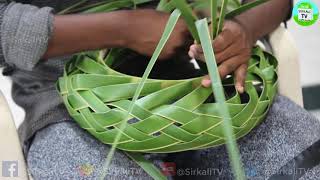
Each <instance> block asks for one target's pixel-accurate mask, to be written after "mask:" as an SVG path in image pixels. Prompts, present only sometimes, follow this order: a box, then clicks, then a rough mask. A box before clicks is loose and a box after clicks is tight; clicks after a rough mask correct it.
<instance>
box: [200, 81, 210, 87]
mask: <svg viewBox="0 0 320 180" xmlns="http://www.w3.org/2000/svg"><path fill="white" fill-rule="evenodd" d="M201 84H202V86H204V87H209V86H210V85H211V80H210V79H204V80H202V83H201Z"/></svg>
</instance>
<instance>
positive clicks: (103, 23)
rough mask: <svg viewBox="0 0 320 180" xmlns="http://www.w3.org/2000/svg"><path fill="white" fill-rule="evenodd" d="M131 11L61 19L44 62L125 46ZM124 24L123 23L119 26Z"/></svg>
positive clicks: (69, 16) (71, 16) (66, 16)
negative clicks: (95, 50)
mask: <svg viewBox="0 0 320 180" xmlns="http://www.w3.org/2000/svg"><path fill="white" fill-rule="evenodd" d="M128 18H129V15H128V11H115V12H110V13H99V14H87V15H57V16H55V17H54V23H53V24H54V30H53V36H52V37H51V38H50V40H49V45H48V49H47V51H46V53H45V55H44V56H43V57H44V58H50V57H56V56H61V55H68V54H72V53H77V52H81V51H86V50H94V49H101V48H108V47H121V46H123V45H124V44H125V39H126V38H125V32H124V31H125V30H127V28H126V22H127V19H128ZM119 22H121V23H119Z"/></svg>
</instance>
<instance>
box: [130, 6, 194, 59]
mask: <svg viewBox="0 0 320 180" xmlns="http://www.w3.org/2000/svg"><path fill="white" fill-rule="evenodd" d="M128 12H129V13H128V14H129V17H128V18H130V21H129V19H128V22H127V23H128V24H127V29H125V30H124V31H126V33H125V34H126V35H125V36H126V37H125V38H126V43H125V46H126V47H127V48H129V49H133V50H135V51H137V52H139V53H141V54H144V55H147V56H152V54H153V52H154V50H155V48H156V46H157V44H158V43H159V40H160V38H161V36H162V33H163V31H164V28H165V26H166V23H167V21H168V19H169V16H170V14H167V13H163V12H159V11H155V10H151V9H144V10H131V11H128ZM190 40H191V37H190V33H189V31H188V28H187V25H186V23H185V22H184V20H182V19H179V21H178V22H177V24H176V26H175V28H174V30H173V32H172V34H171V36H170V38H169V40H168V41H167V43H166V45H165V47H164V48H163V50H162V52H161V54H160V56H159V59H160V60H161V59H168V58H170V57H171V56H173V55H174V54H175V53H176V51H177V50H178V49H180V48H181V47H184V46H187V45H188V43H187V42H190ZM191 42H192V41H191ZM189 45H190V44H189Z"/></svg>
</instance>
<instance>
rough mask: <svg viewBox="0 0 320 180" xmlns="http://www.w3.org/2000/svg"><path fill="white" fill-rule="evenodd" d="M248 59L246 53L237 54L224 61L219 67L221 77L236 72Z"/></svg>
mask: <svg viewBox="0 0 320 180" xmlns="http://www.w3.org/2000/svg"><path fill="white" fill-rule="evenodd" d="M246 61H247V57H246V56H244V55H237V56H234V57H231V58H230V59H228V60H226V61H224V62H223V63H222V64H220V66H219V67H218V69H219V73H220V77H221V78H225V77H226V76H227V75H229V74H231V73H232V72H234V71H235V70H236V69H237V68H238V67H239V66H240V65H242V64H244V63H245V62H246Z"/></svg>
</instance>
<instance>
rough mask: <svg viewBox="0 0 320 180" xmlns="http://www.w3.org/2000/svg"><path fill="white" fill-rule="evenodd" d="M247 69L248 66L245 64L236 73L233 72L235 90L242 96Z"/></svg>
mask: <svg viewBox="0 0 320 180" xmlns="http://www.w3.org/2000/svg"><path fill="white" fill-rule="evenodd" d="M247 69H248V65H247V64H242V65H240V67H238V69H236V71H235V72H234V75H235V78H236V85H235V87H236V89H237V91H238V92H239V93H240V94H242V93H244V87H245V86H244V83H245V80H246V75H247Z"/></svg>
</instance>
